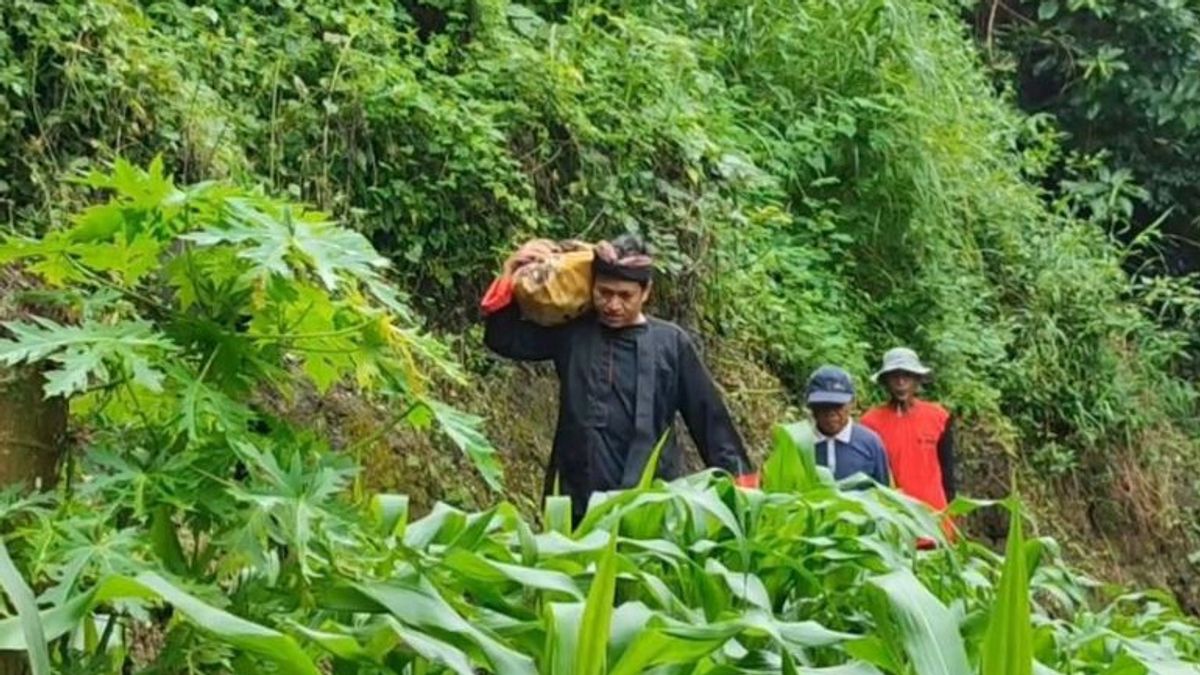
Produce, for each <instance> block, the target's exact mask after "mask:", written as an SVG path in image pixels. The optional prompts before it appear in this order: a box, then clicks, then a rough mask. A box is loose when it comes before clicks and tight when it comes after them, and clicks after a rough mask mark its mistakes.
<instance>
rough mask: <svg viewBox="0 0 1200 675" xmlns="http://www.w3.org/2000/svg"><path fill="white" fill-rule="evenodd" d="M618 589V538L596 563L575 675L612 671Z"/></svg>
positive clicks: (611, 537) (600, 674)
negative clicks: (610, 648)
mask: <svg viewBox="0 0 1200 675" xmlns="http://www.w3.org/2000/svg"><path fill="white" fill-rule="evenodd" d="M616 589H617V534H616V532H613V533H612V534H610V535H609V540H608V547H607V548H606V549H605V550H604V553H603V555H601V556H600V559H599V560H598V561H597V563H596V574H595V576H593V577H592V586H591V588H589V589H588V595H587V600H586V601H585V602H584V610H583V619H582V620H581V621H580V622H579V637H578V638H576V640H575V644H576V650H575V667H574V669H573V670H572V673H574V674H575V675H603V674H604V673H606V672H607V671H608V665H607V659H608V638H609V634H610V633H611V632H612V616H613V596H614V594H615V593H616Z"/></svg>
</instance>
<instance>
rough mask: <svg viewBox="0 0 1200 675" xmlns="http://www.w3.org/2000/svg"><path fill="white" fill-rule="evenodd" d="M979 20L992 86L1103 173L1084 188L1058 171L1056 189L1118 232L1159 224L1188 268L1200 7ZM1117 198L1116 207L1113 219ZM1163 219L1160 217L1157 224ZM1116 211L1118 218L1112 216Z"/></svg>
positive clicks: (987, 12) (1163, 5)
mask: <svg viewBox="0 0 1200 675" xmlns="http://www.w3.org/2000/svg"><path fill="white" fill-rule="evenodd" d="M980 4H981V7H980V8H979V12H978V14H979V16H978V19H979V21H978V25H979V27H980V29H981V31H980V32H981V33H982V37H983V38H984V39H985V40H986V41H987V44H988V55H989V56H990V57H991V58H990V62H991V65H992V67H993V68H994V69H995V70H996V72H997V75H998V79H1000V81H1001V82H1004V83H1005V86H1006V87H1011V88H1012V89H1013V90H1014V91H1015V94H1016V99H1017V101H1018V102H1019V104H1020V105H1021V106H1022V107H1023V108H1025V109H1026V110H1029V111H1032V112H1038V113H1045V114H1048V115H1051V116H1053V118H1054V120H1055V121H1056V122H1057V123H1058V124H1059V125H1060V126H1061V128H1062V129H1063V130H1064V131H1065V132H1066V135H1067V138H1066V145H1067V147H1069V148H1071V149H1072V150H1075V151H1078V152H1079V153H1081V154H1083V155H1100V156H1102V157H1103V158H1104V159H1105V160H1106V162H1105V163H1106V164H1107V166H1105V167H1102V168H1100V169H1098V170H1096V171H1091V172H1088V173H1087V174H1085V175H1087V176H1088V179H1084V180H1082V181H1080V180H1076V179H1073V178H1072V177H1071V174H1072V171H1071V169H1072V167H1069V166H1064V167H1062V168H1063V169H1064V171H1063V172H1062V174H1063V175H1062V178H1063V180H1062V182H1061V185H1060V187H1061V189H1062V191H1063V192H1064V193H1066V194H1074V195H1076V196H1078V197H1082V198H1084V199H1086V200H1087V205H1086V208H1087V209H1088V210H1089V211H1090V212H1091V215H1092V216H1093V217H1096V218H1097V219H1098V220H1100V221H1102V222H1104V223H1106V224H1108V225H1109V226H1110V227H1113V228H1114V229H1120V228H1123V227H1126V226H1127V225H1128V224H1129V221H1131V220H1132V221H1133V223H1132V224H1133V225H1134V227H1135V228H1136V230H1138V231H1140V230H1142V229H1144V228H1147V227H1151V226H1153V227H1156V228H1157V227H1160V226H1161V227H1162V228H1163V229H1164V230H1165V231H1167V232H1169V233H1171V234H1172V235H1174V236H1176V237H1180V238H1182V239H1181V240H1175V241H1165V242H1163V244H1164V248H1166V249H1167V252H1168V255H1169V256H1170V257H1171V258H1172V260H1171V261H1170V262H1169V263H1168V264H1167V266H1165V268H1162V269H1160V270H1159V271H1161V272H1174V271H1178V270H1180V269H1191V270H1195V269H1196V262H1197V260H1196V249H1195V246H1194V244H1191V243H1188V242H1189V241H1190V240H1194V239H1195V231H1196V230H1195V226H1194V220H1195V218H1196V215H1197V213H1200V211H1198V209H1200V202H1197V198H1196V195H1195V190H1194V189H1193V188H1192V186H1194V185H1195V184H1196V182H1197V181H1198V180H1200V167H1198V166H1197V164H1196V162H1195V157H1196V152H1197V143H1200V113H1197V110H1200V107H1198V104H1200V79H1198V76H1197V66H1200V49H1198V48H1197V46H1196V45H1197V42H1196V40H1197V37H1200V11H1198V9H1197V7H1196V6H1195V5H1193V4H1191V3H1187V2H1164V1H1161V0H1128V1H1124V0H1121V1H1118V0H1091V1H1088V2H1078V1H1073V0H1072V1H1060V0H1030V1H1025V2H1011V3H1005V4H1004V5H997V4H995V3H990V2H987V3H980ZM1113 202H1115V203H1116V205H1118V206H1119V210H1118V211H1117V212H1116V213H1113V212H1112V209H1111V207H1112V206H1113ZM1160 215H1165V220H1160V218H1159V217H1160ZM1112 216H1115V217H1112Z"/></svg>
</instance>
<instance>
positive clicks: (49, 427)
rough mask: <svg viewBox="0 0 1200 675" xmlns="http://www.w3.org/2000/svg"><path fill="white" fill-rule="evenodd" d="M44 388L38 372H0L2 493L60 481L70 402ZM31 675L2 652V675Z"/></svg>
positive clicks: (17, 658) (21, 658)
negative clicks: (47, 395) (45, 394)
mask: <svg viewBox="0 0 1200 675" xmlns="http://www.w3.org/2000/svg"><path fill="white" fill-rule="evenodd" d="M43 384H44V378H43V377H42V374H41V371H39V370H37V369H34V368H15V369H0V488H4V487H7V486H9V485H15V484H24V485H26V486H27V488H28V489H30V490H44V489H48V488H51V487H53V486H54V484H55V482H56V481H57V478H58V468H59V463H60V462H61V460H62V456H63V451H64V449H65V447H66V445H65V442H64V441H65V436H66V432H67V402H66V401H65V400H64V399H61V398H52V399H46V398H45V397H43V395H42V385H43ZM0 604H4V603H0ZM28 672H29V661H28V659H27V658H26V656H25V654H24V653H18V652H0V675H26V674H27V673H28Z"/></svg>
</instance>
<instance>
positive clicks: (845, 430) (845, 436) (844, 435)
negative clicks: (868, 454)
mask: <svg viewBox="0 0 1200 675" xmlns="http://www.w3.org/2000/svg"><path fill="white" fill-rule="evenodd" d="M853 426H854V420H853V419H850V420H849V421H848V422H846V426H844V427H842V430H841V431H839V432H837V433H836V434H834V435H833V436H826V435H825V434H823V433H821V430H820V429H815V431H816V432H817V440H818V441H828V440H834V439H836V440H839V441H841V442H843V443H849V442H850V431H851V427H853Z"/></svg>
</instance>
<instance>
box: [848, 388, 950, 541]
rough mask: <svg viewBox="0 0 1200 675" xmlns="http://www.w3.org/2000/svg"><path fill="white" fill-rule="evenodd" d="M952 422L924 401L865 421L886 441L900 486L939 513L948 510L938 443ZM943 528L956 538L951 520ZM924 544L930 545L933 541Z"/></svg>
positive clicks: (885, 409) (879, 410) (887, 408)
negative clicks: (949, 422)
mask: <svg viewBox="0 0 1200 675" xmlns="http://www.w3.org/2000/svg"><path fill="white" fill-rule="evenodd" d="M949 420H950V413H948V412H946V409H945V408H943V407H942V406H940V405H938V404H936V403H930V402H928V401H921V400H915V401H913V403H912V405H911V406H909V407H908V409H907V410H905V411H904V412H900V411H899V410H897V409H896V407H895V406H892V405H881V406H878V407H875V408H872V409H871V410H869V411H868V412H867V414H866V415H863V418H862V423H863V426H865V427H868V428H869V429H871V430H872V431H874V432H875V433H877V434H879V437H880V438H881V439H883V446H884V449H885V450H886V451H887V456H888V464H889V466H890V468H891V471H892V479H893V480H894V481H895V484H896V487H897V488H899V489H900V491H901V492H903V493H905V494H907V495H909V496H910V497H913V498H914V499H919V500H920V501H922V502H925V503H926V504H928V505H929V506H931V507H932V508H933V509H934V510H936V511H944V510H945V509H946V504H947V500H946V490H945V488H944V487H943V483H942V464H941V461H940V460H939V459H938V441H939V440H940V439H941V437H942V433H943V432H945V430H946V423H947V422H948V421H949ZM942 529H943V530H944V531H945V532H946V536H947V537H950V538H951V539H953V538H954V524H953V522H952V521H951V520H950V518H949V517H947V518H945V519H944V520H943V521H942ZM921 543H922V544H924V545H925V546H929V544H931V543H932V542H921ZM922 548H924V546H922Z"/></svg>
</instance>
